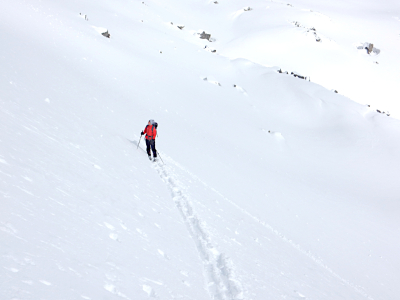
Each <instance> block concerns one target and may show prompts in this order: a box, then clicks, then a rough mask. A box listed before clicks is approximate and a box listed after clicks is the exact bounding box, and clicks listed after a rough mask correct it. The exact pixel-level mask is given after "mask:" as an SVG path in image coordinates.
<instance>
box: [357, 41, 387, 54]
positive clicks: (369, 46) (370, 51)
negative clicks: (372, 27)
mask: <svg viewBox="0 0 400 300" xmlns="http://www.w3.org/2000/svg"><path fill="white" fill-rule="evenodd" d="M357 49H358V50H363V49H365V50H366V51H367V54H369V55H378V54H379V53H381V50H379V49H377V48H375V47H374V44H372V43H368V42H366V43H364V44H363V45H362V46H358V47H357Z"/></svg>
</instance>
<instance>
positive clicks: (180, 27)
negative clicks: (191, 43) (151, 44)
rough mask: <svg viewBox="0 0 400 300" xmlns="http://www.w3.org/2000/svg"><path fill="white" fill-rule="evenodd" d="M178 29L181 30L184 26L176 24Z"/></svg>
mask: <svg viewBox="0 0 400 300" xmlns="http://www.w3.org/2000/svg"><path fill="white" fill-rule="evenodd" d="M177 27H178V28H179V29H180V30H182V29H183V28H185V26H177Z"/></svg>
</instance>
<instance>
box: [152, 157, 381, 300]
mask: <svg viewBox="0 0 400 300" xmlns="http://www.w3.org/2000/svg"><path fill="white" fill-rule="evenodd" d="M163 157H165V159H166V160H167V161H168V162H170V163H172V164H174V165H175V166H176V167H178V168H179V169H181V170H182V171H184V172H185V173H187V174H188V175H190V176H191V177H192V178H193V179H195V180H197V181H199V182H200V183H201V184H203V185H204V186H205V187H206V188H208V189H211V190H212V191H213V192H214V193H216V194H217V195H218V196H220V197H221V198H222V199H223V200H225V201H227V202H228V203H230V204H231V205H232V206H234V207H235V208H237V209H238V210H240V211H241V212H243V213H244V214H245V215H247V216H248V217H250V218H251V219H253V220H254V221H256V222H257V223H259V224H261V225H262V226H263V227H265V228H267V229H268V230H269V231H271V232H272V233H273V234H275V235H276V236H278V237H279V238H281V239H282V240H283V241H284V242H286V243H288V244H289V245H290V246H292V247H293V248H295V249H296V250H298V251H299V252H301V253H302V254H304V255H305V256H307V257H308V258H310V259H312V260H313V261H314V262H315V263H316V264H317V265H318V266H320V267H322V268H324V269H325V270H326V271H328V272H329V273H330V274H331V275H332V276H333V277H335V278H337V279H338V280H340V281H341V282H342V283H343V284H344V285H346V286H348V287H350V288H352V289H354V290H355V291H356V292H357V293H359V294H360V295H362V296H363V297H365V298H367V299H368V300H374V298H373V297H372V296H370V295H368V294H367V293H366V292H365V289H364V288H363V287H361V286H358V285H356V284H354V283H352V282H350V281H349V280H347V279H345V278H343V277H342V276H340V275H339V274H337V273H336V272H334V271H333V269H331V268H330V267H329V266H327V265H326V264H324V262H323V261H322V259H320V258H318V257H317V256H316V255H314V254H312V253H311V252H310V251H308V250H305V249H304V248H302V247H301V246H300V245H299V244H296V243H295V242H294V241H293V240H291V239H289V238H287V237H285V236H284V235H283V234H282V233H281V232H279V231H278V230H276V229H275V228H274V227H272V226H271V225H269V224H268V223H266V222H265V221H263V220H260V219H259V218H257V217H256V216H254V215H252V214H251V213H250V212H248V211H247V210H245V209H243V208H242V207H240V206H239V205H237V204H236V203H234V202H233V201H231V200H229V199H228V198H226V197H225V196H224V195H222V194H221V193H220V192H218V191H217V190H216V189H214V188H213V187H211V186H209V185H208V184H207V183H206V182H204V181H203V180H201V179H200V178H199V177H197V176H196V175H195V174H193V173H191V172H190V171H188V170H187V169H186V168H185V167H183V166H181V165H180V164H179V163H177V162H175V161H174V160H173V159H172V158H171V157H168V156H167V155H165V154H163ZM165 168H166V167H165V165H164V166H162V165H159V166H158V167H157V170H158V173H159V174H160V176H161V178H162V179H163V181H164V182H166V183H167V184H168V185H169V187H170V188H171V190H172V193H173V197H174V201H175V203H176V205H177V207H178V208H179V210H180V211H181V213H182V215H183V218H184V219H185V221H186V222H187V223H188V225H189V230H190V233H191V235H192V236H193V237H194V239H196V243H198V242H203V241H202V240H201V239H202V235H204V233H203V231H202V228H201V227H200V224H198V223H199V220H198V218H197V217H196V216H194V215H193V212H192V208H191V206H190V204H189V202H188V200H187V197H186V196H185V194H184V193H182V190H181V189H180V188H179V182H178V181H177V180H176V179H174V178H172V177H171V176H169V173H171V172H168V171H167V170H165ZM192 219H194V220H192ZM195 226H198V228H196V227H195ZM193 227H194V228H193ZM196 229H198V230H199V231H198V232H197V235H198V236H196V232H194V234H193V231H196ZM204 242H208V241H207V239H205V240H204ZM204 245H206V246H209V243H205V244H203V246H204ZM210 246H211V245H210ZM198 249H199V252H200V253H202V252H203V251H204V250H203V249H202V248H199V246H198ZM210 249H211V250H212V249H213V248H212V247H211V248H210ZM205 250H206V251H207V249H205ZM209 252H210V251H209ZM203 261H204V259H203ZM204 262H205V263H206V261H204ZM206 271H207V270H206ZM209 275H210V274H209ZM209 277H210V276H209ZM211 279H212V278H211ZM239 290H240V289H239ZM213 299H242V298H229V297H228V298H218V297H214V298H213Z"/></svg>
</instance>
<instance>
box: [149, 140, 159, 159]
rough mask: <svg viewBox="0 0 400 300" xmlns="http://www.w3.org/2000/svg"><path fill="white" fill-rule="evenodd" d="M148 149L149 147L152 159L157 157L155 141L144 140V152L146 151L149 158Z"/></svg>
mask: <svg viewBox="0 0 400 300" xmlns="http://www.w3.org/2000/svg"><path fill="white" fill-rule="evenodd" d="M150 147H151V151H153V157H157V150H156V140H148V139H146V151H147V155H148V156H151V154H150Z"/></svg>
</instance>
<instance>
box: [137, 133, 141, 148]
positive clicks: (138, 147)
mask: <svg viewBox="0 0 400 300" xmlns="http://www.w3.org/2000/svg"><path fill="white" fill-rule="evenodd" d="M141 139H142V136H140V139H139V143H138V144H137V148H136V150H137V149H139V144H140V140H141Z"/></svg>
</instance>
